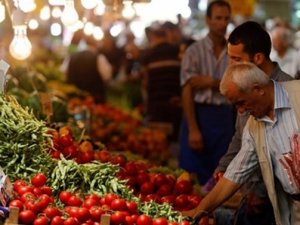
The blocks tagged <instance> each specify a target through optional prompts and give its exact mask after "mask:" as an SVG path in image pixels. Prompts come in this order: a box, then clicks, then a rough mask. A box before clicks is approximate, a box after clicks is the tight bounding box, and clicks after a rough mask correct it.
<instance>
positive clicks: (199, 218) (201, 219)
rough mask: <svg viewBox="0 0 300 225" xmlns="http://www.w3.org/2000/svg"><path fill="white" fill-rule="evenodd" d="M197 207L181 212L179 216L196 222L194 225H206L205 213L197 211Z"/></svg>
mask: <svg viewBox="0 0 300 225" xmlns="http://www.w3.org/2000/svg"><path fill="white" fill-rule="evenodd" d="M197 208H198V207H196V208H194V209H192V210H188V211H182V212H181V214H182V215H184V216H188V217H191V218H193V219H195V220H196V222H197V223H196V224H198V225H207V224H208V217H207V212H205V211H201V210H200V211H198V209H197Z"/></svg>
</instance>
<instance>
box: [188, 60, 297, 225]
mask: <svg viewBox="0 0 300 225" xmlns="http://www.w3.org/2000/svg"><path fill="white" fill-rule="evenodd" d="M220 90H221V93H222V94H224V95H225V96H226V97H227V98H228V99H229V100H230V101H231V102H232V103H233V104H235V106H236V108H237V110H238V112H239V113H246V112H248V113H249V114H250V117H249V119H248V121H247V124H246V126H245V128H244V131H243V138H242V145H241V149H240V151H239V153H238V154H237V155H236V157H235V158H234V159H233V160H232V161H231V163H230V164H229V166H228V168H227V170H226V172H225V174H224V176H223V177H222V178H220V180H219V181H218V182H217V184H216V186H215V187H214V188H213V189H212V190H211V192H209V193H208V194H207V195H206V196H205V198H203V199H202V201H201V203H200V204H199V205H198V206H197V207H196V208H195V209H193V210H190V211H186V212H183V214H184V215H189V216H193V217H194V218H196V219H201V218H202V217H203V216H206V215H207V214H208V213H210V212H212V211H213V210H214V209H216V208H217V207H218V206H219V205H221V204H222V203H223V202H224V201H226V200H227V199H228V198H229V197H230V196H231V195H232V194H234V193H235V192H236V191H237V190H238V189H239V188H240V187H241V186H242V185H243V184H245V183H246V182H247V181H248V180H249V179H250V178H251V176H252V175H254V174H255V173H256V171H257V169H260V171H261V173H262V177H263V181H264V183H265V185H266V188H267V192H268V196H269V198H270V201H271V203H272V206H273V211H274V216H275V220H276V224H277V225H297V224H300V211H299V210H300V181H299V177H300V176H299V171H300V168H299V165H300V164H299V163H300V162H299V154H300V148H299V141H300V133H299V125H300V124H299V121H300V117H299V115H300V108H299V105H300V81H297V80H295V81H288V82H280V83H278V82H276V81H273V80H271V79H270V78H269V76H268V75H267V74H265V73H264V72H263V71H262V70H261V69H259V68H258V67H257V66H256V65H254V64H253V63H249V62H241V63H237V64H233V65H231V66H229V68H228V69H227V70H226V72H225V75H224V77H223V79H222V81H221V84H220ZM264 216H265V217H266V216H268V215H264Z"/></svg>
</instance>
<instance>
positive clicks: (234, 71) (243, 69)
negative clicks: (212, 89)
mask: <svg viewBox="0 0 300 225" xmlns="http://www.w3.org/2000/svg"><path fill="white" fill-rule="evenodd" d="M269 81H270V78H269V76H268V75H267V74H266V73H265V72H263V71H262V70H261V69H259V68H258V67H257V66H256V65H255V64H253V63H249V62H241V63H235V64H233V65H230V66H229V67H228V68H227V69H226V71H225V73H224V76H223V78H222V80H221V83H220V92H221V94H223V95H225V93H226V92H227V91H228V88H229V85H228V84H229V83H234V84H235V85H236V86H237V87H238V88H239V90H240V91H241V92H244V93H249V92H251V90H252V88H253V85H254V84H259V85H263V86H264V85H267V84H268V83H269Z"/></svg>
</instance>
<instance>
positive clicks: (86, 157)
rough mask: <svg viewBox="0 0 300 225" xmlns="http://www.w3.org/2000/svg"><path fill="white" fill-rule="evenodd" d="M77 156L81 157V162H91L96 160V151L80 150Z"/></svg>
mask: <svg viewBox="0 0 300 225" xmlns="http://www.w3.org/2000/svg"><path fill="white" fill-rule="evenodd" d="M77 157H78V158H79V159H80V162H81V163H88V162H91V161H92V160H94V152H93V151H90V150H88V151H85V152H81V151H79V154H78V155H77Z"/></svg>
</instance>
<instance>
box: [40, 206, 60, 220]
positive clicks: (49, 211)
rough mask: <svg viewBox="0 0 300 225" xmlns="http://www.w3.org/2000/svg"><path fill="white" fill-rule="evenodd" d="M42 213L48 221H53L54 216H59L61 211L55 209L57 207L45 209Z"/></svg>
mask: <svg viewBox="0 0 300 225" xmlns="http://www.w3.org/2000/svg"><path fill="white" fill-rule="evenodd" d="M43 213H44V214H45V215H46V216H47V217H48V218H49V219H53V218H54V217H56V216H61V215H62V213H61V211H60V210H59V209H58V208H57V207H52V206H50V207H47V208H46V209H44V211H43Z"/></svg>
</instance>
